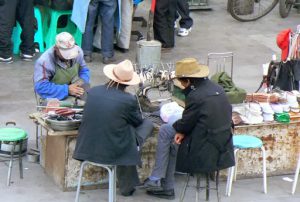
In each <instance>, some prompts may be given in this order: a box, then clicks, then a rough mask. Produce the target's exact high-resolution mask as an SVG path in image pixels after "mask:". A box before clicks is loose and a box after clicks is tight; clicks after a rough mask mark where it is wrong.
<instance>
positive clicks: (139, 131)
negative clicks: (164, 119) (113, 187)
mask: <svg viewBox="0 0 300 202" xmlns="http://www.w3.org/2000/svg"><path fill="white" fill-rule="evenodd" d="M135 131H136V139H137V143H138V146H139V148H140V150H141V148H142V146H143V144H144V143H145V140H146V139H147V138H148V137H149V136H150V135H151V134H152V132H153V123H152V122H151V121H150V120H148V119H145V120H144V122H143V123H142V124H141V125H140V126H138V127H137V128H135ZM140 153H141V152H140ZM117 180H118V184H119V189H120V192H121V193H122V194H126V193H128V192H130V191H132V190H133V189H134V187H135V186H137V185H138V184H139V183H140V180H139V176H138V172H137V168H136V166H117Z"/></svg>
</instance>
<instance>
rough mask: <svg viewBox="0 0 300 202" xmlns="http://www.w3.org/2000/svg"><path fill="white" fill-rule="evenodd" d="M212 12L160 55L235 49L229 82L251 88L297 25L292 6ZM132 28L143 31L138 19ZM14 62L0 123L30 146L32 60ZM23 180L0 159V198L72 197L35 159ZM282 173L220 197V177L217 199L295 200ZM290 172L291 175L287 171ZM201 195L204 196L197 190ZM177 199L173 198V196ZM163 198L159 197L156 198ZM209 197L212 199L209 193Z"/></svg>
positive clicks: (91, 196) (98, 66)
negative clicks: (252, 16) (15, 129)
mask: <svg viewBox="0 0 300 202" xmlns="http://www.w3.org/2000/svg"><path fill="white" fill-rule="evenodd" d="M210 5H211V6H212V8H213V10H212V11H200V12H199V11H195V12H192V14H191V15H192V17H193V19H194V21H195V23H194V26H193V30H192V33H191V34H190V36H189V37H186V38H179V37H176V47H175V48H174V49H173V50H172V51H171V52H168V53H163V54H162V61H163V62H175V61H176V60H178V59H181V58H184V57H196V58H197V59H199V60H200V61H202V62H203V63H206V61H207V54H208V53H211V52H228V51H232V52H234V76H233V77H234V81H235V83H236V84H237V85H238V86H240V87H242V88H245V89H246V90H247V91H248V92H253V91H254V90H255V89H256V88H257V87H258V85H259V83H260V80H261V72H262V64H263V63H266V62H269V61H270V59H271V55H272V54H273V53H275V54H277V55H278V56H279V54H280V50H279V48H278V47H277V45H276V35H277V33H278V32H279V31H280V30H282V29H286V28H292V29H294V30H295V29H296V25H297V23H299V16H300V14H297V12H296V11H295V10H292V12H291V14H290V16H289V17H288V18H286V19H281V18H280V17H279V13H278V7H276V8H275V9H274V10H273V12H272V13H270V14H269V15H267V16H266V17H264V18H263V19H261V20H259V21H257V22H249V23H241V22H238V21H236V20H234V19H233V18H232V17H231V16H230V15H229V14H228V13H227V12H226V1H225V0H211V1H210ZM148 8H149V6H148V3H147V2H144V3H142V5H141V6H140V7H139V8H138V10H137V13H136V15H137V16H144V17H146V18H147V12H148ZM134 28H136V29H139V30H141V31H142V32H144V33H145V29H144V28H141V27H140V24H139V23H134ZM135 49H136V42H135V38H134V37H133V39H132V43H131V47H130V52H129V53H126V54H122V53H118V52H116V58H117V59H118V61H121V60H123V59H125V58H130V59H132V60H133V61H134V60H135V56H136V52H135ZM94 58H95V59H94V61H93V63H91V64H90V65H89V67H90V69H91V72H92V82H91V83H92V85H96V84H100V83H103V82H105V81H106V78H105V77H104V76H103V73H102V68H103V65H102V63H101V62H100V58H101V55H100V54H98V53H95V54H94ZM14 60H15V62H14V63H13V64H9V65H3V64H2V65H0V86H1V88H0V89H1V91H0V114H1V116H0V125H1V126H4V123H5V122H6V121H8V120H15V121H16V122H17V123H18V126H20V127H22V128H24V129H25V130H26V131H28V133H29V135H30V141H29V144H30V145H29V147H31V146H33V142H34V139H35V133H34V125H33V123H32V122H31V121H30V120H29V119H28V115H29V114H30V113H32V112H34V111H35V99H34V94H33V87H32V74H33V62H24V61H20V60H19V58H18V56H15V58H14ZM24 161H25V162H24V164H25V165H24V167H25V170H24V179H23V180H20V179H19V178H18V175H17V171H18V169H17V166H16V167H15V168H14V170H13V175H12V178H13V181H14V184H13V185H12V186H11V187H6V186H5V179H6V173H7V166H5V164H4V163H1V164H0V179H2V180H1V181H0V196H1V200H0V201H25V202H27V201H28V202H29V201H30V202H35V201H39V202H42V201H73V200H74V198H75V193H74V192H62V191H60V190H59V189H58V187H57V186H56V185H55V184H54V183H53V181H52V180H51V179H50V178H48V177H47V176H46V175H45V173H44V171H43V169H42V168H41V167H40V166H39V165H38V164H33V163H28V162H26V159H25V158H24ZM283 177H284V176H276V177H269V178H268V186H269V192H268V194H267V195H265V194H263V193H262V179H247V180H239V181H238V182H237V183H235V184H234V187H233V192H232V196H231V197H229V198H228V197H225V196H224V192H225V182H224V181H222V182H221V185H220V195H221V201H230V202H232V201H233V202H240V201H245V202H251V201H278V202H281V201H291V202H292V201H295V202H296V201H300V190H299V189H300V185H299V186H298V189H297V191H296V194H295V195H294V196H292V195H291V194H290V191H291V183H290V182H287V181H283V180H282V178H283ZM289 177H291V176H289ZM182 178H183V176H178V177H177V181H178V183H177V187H176V194H177V196H178V195H179V194H180V189H181V187H182V185H183V180H182ZM189 190H190V191H188V194H187V198H186V201H193V198H194V193H192V191H191V189H189ZM106 192H107V190H94V191H85V194H82V201H96V200H97V201H106V200H107V196H106ZM201 197H202V198H201V199H204V192H202V195H201ZM177 200H178V197H177V198H176V200H175V201H177ZM118 201H149V202H150V201H159V200H156V199H154V198H152V197H148V196H147V195H146V194H145V193H144V191H142V190H138V191H137V192H136V193H135V194H134V196H133V197H130V198H125V197H121V196H118ZM161 201H163V200H161ZM211 201H216V200H215V194H214V193H213V192H212V197H211Z"/></svg>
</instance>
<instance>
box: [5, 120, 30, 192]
mask: <svg viewBox="0 0 300 202" xmlns="http://www.w3.org/2000/svg"><path fill="white" fill-rule="evenodd" d="M8 124H14V125H16V123H15V122H7V123H6V126H7V125H8ZM26 138H27V133H26V132H25V131H24V130H22V129H20V128H0V141H1V142H5V143H6V144H9V145H11V150H10V161H9V166H8V174H7V186H9V185H10V183H11V181H10V179H11V171H12V167H13V160H14V152H15V149H16V146H19V154H18V157H19V170H20V178H21V179H23V163H22V155H21V154H22V145H23V141H24V140H25V139H26Z"/></svg>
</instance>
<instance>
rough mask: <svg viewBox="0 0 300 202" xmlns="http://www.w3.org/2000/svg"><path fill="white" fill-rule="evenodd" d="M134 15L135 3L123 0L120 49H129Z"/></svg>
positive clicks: (118, 42)
mask: <svg viewBox="0 0 300 202" xmlns="http://www.w3.org/2000/svg"><path fill="white" fill-rule="evenodd" d="M119 6H120V5H119ZM132 15H133V1H132V0H122V3H121V30H120V33H119V34H118V36H117V45H118V46H119V47H120V48H125V49H129V44H130V37H131V25H132Z"/></svg>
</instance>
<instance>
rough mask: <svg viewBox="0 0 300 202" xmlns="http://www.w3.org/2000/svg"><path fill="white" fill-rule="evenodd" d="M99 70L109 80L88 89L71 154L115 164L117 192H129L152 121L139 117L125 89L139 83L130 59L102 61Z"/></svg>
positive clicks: (76, 156) (140, 115)
mask: <svg viewBox="0 0 300 202" xmlns="http://www.w3.org/2000/svg"><path fill="white" fill-rule="evenodd" d="M103 72H104V74H105V75H106V76H107V77H108V78H109V79H110V81H109V82H108V83H107V84H105V85H100V86H96V87H93V88H91V89H90V90H89V91H88V96H87V100H86V103H85V107H84V112H83V120H82V123H81V125H80V128H79V135H78V137H77V143H76V147H75V151H74V155H73V158H75V159H78V160H81V161H82V160H87V161H91V162H95V163H100V164H108V165H117V180H118V184H119V188H120V192H121V194H122V195H124V196H130V195H132V194H133V192H134V191H135V186H136V185H138V184H140V182H139V178H138V173H137V170H136V165H141V158H140V149H141V147H142V145H143V143H144V142H145V140H146V138H147V137H148V136H149V135H151V133H152V130H153V123H152V122H151V121H150V120H147V119H143V118H142V114H141V112H140V110H139V109H140V108H139V106H138V102H137V99H136V97H135V96H134V95H132V94H130V93H128V92H126V91H125V90H126V87H127V86H130V85H137V84H139V83H140V78H139V76H138V75H137V73H135V72H134V71H133V66H132V63H131V62H130V61H129V60H125V61H123V62H121V63H119V64H110V65H106V66H105V67H104V69H103Z"/></svg>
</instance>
